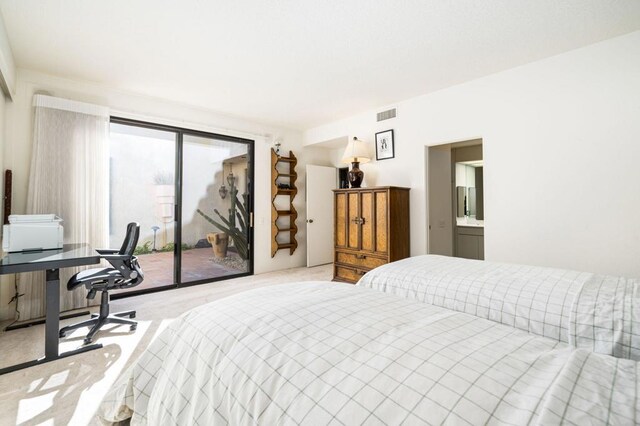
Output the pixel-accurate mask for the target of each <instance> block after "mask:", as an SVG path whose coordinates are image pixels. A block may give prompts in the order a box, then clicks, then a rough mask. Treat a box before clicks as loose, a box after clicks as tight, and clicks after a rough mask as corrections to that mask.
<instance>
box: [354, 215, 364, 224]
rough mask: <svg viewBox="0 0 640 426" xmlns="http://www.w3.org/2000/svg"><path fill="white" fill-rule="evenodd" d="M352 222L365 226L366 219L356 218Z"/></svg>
mask: <svg viewBox="0 0 640 426" xmlns="http://www.w3.org/2000/svg"><path fill="white" fill-rule="evenodd" d="M352 222H353V223H355V224H356V225H364V217H354V218H353V219H352Z"/></svg>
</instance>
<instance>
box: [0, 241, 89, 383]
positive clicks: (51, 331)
mask: <svg viewBox="0 0 640 426" xmlns="http://www.w3.org/2000/svg"><path fill="white" fill-rule="evenodd" d="M74 246H80V245H74ZM67 247H68V246H65V248H67ZM63 250H65V249H62V250H52V251H49V252H52V253H53V254H55V253H56V252H61V251H63ZM42 253H45V251H43V252H42ZM94 253H95V256H90V257H82V258H69V259H64V260H53V261H39V262H34V263H22V264H17V265H2V266H0V275H4V274H17V273H21V272H35V271H41V270H43V269H44V270H45V275H46V278H45V295H46V299H45V300H46V320H45V331H44V336H45V337H44V357H42V358H39V359H35V360H33V361H27V362H23V363H20V364H15V365H12V366H9V367H5V368H2V369H0V375H3V374H7V373H11V372H13V371H17V370H22V369H24V368H28V367H32V366H34V365H39V364H44V363H46V362H50V361H55V360H57V359H60V358H65V357H68V356H71V355H76V354H79V353H82V352H87V351H92V350H94V349H99V348H101V347H102V344H99V343H97V344H92V345H86V346H83V347H81V348H78V349H75V350H72V351H67V352H63V353H60V350H59V339H60V337H59V332H60V269H61V268H69V267H74V266H85V265H93V264H97V263H100V256H99V255H98V253H97V252H95V251H94Z"/></svg>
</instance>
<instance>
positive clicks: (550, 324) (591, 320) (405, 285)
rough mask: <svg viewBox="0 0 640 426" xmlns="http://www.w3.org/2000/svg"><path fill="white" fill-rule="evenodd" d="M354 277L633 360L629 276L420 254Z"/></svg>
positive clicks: (636, 292)
mask: <svg viewBox="0 0 640 426" xmlns="http://www.w3.org/2000/svg"><path fill="white" fill-rule="evenodd" d="M358 285H359V286H363V287H369V288H373V289H376V290H380V291H383V292H386V293H391V294H395V295H398V296H401V297H405V298H410V299H416V300H419V301H421V302H426V303H429V304H432V305H436V306H441V307H445V308H448V309H453V310H456V311H459V312H465V313H468V314H472V315H475V316H479V317H481V318H486V319H490V320H492V321H497V322H499V323H502V324H507V325H510V326H513V327H516V328H519V329H521V330H525V331H528V332H530V333H533V334H537V335H539V336H544V337H549V338H552V339H555V340H558V341H561V342H566V343H569V344H571V345H573V346H575V347H578V348H583V349H587V350H591V351H594V352H598V353H603V354H607V355H614V356H616V357H620V358H629V359H634V360H640V283H639V282H638V281H637V280H630V279H625V278H618V277H609V276H602V275H594V274H590V273H585V272H575V271H567V270H563V269H554V268H542V267H535V266H524V265H512V264H502V263H494V262H483V261H475V260H468V259H460V258H452V257H443V256H433V255H428V256H416V257H412V258H408V259H404V260H401V261H398V262H394V263H391V264H388V265H384V266H381V267H379V268H376V269H374V270H372V271H370V272H368V273H367V274H366V275H365V276H364V277H362V279H361V280H360V281H359V282H358Z"/></svg>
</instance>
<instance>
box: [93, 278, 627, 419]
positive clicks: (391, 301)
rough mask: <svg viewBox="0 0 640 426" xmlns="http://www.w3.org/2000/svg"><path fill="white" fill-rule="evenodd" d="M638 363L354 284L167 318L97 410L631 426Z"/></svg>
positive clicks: (294, 287) (287, 289) (222, 303)
mask: <svg viewBox="0 0 640 426" xmlns="http://www.w3.org/2000/svg"><path fill="white" fill-rule="evenodd" d="M638 394H640V389H639V381H638V364H637V363H636V362H634V361H631V360H624V359H617V358H613V357H608V356H602V355H598V354H594V353H591V352H588V351H582V350H573V349H571V348H570V347H568V346H567V345H566V344H563V343H561V342H558V341H557V340H551V339H546V338H542V337H539V336H535V335H532V334H528V333H526V332H523V331H521V330H518V329H516V328H513V327H508V326H505V325H502V324H498V323H496V322H493V321H488V320H485V319H481V318H477V317H475V316H472V315H468V314H464V313H459V312H454V311H451V310H447V309H443V308H439V307H436V306H432V305H429V304H425V303H420V302H417V301H411V300H406V299H403V298H399V297H396V296H392V295H388V294H384V293H380V292H377V291H373V290H370V289H366V288H363V287H354V286H351V285H347V284H336V283H297V284H288V285H280V286H274V287H268V288H263V289H258V290H253V291H249V292H245V293H241V294H238V295H235V296H232V297H229V298H225V299H221V300H219V301H216V302H213V303H210V304H207V305H204V306H202V307H199V308H196V309H194V310H192V311H190V312H188V313H186V314H185V315H183V316H181V317H180V318H178V319H176V320H175V321H173V322H172V323H171V324H170V325H169V326H168V327H167V329H166V330H165V331H163V332H162V333H161V334H160V335H159V336H158V337H157V339H156V340H154V341H153V343H152V344H151V345H150V346H149V348H148V349H147V350H146V351H145V352H144V353H143V355H142V356H141V357H140V359H138V361H137V362H136V363H135V364H134V365H133V366H132V367H131V368H130V369H129V370H128V371H127V372H126V373H125V374H124V375H123V376H122V377H121V378H120V379H119V380H118V382H117V383H116V384H115V385H114V387H113V388H112V389H111V391H110V392H109V394H108V395H107V397H106V399H105V400H104V401H103V403H102V405H101V414H100V415H101V417H102V418H103V419H104V421H105V422H110V421H113V422H115V421H118V420H123V419H126V418H128V417H131V416H133V418H132V420H131V422H132V424H134V425H137V424H143V425H154V426H156V425H218V424H221V425H226V424H230V425H248V424H261V425H280V424H285V425H286V424H304V425H314V424H344V425H358V424H374V425H375V424H401V423H404V424H441V423H448V424H485V423H487V424H516V425H523V424H545V425H550V424H558V423H560V422H561V421H564V422H566V423H569V424H630V423H633V422H634V421H635V419H638V418H640V400H639V399H638Z"/></svg>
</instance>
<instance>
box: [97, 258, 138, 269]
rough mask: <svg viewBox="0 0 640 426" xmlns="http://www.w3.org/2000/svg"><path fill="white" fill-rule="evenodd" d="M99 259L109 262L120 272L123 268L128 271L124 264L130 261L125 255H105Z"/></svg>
mask: <svg viewBox="0 0 640 426" xmlns="http://www.w3.org/2000/svg"><path fill="white" fill-rule="evenodd" d="M100 257H102V258H103V259H104V260H106V261H107V262H109V263H110V264H111V266H113V267H114V268H116V269H117V270H118V271H120V272H122V271H123V269H124V268H127V269H128V267H126V265H125V263H124V262H125V261H127V260H129V259H131V256H128V255H126V254H106V255H102V256H100Z"/></svg>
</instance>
